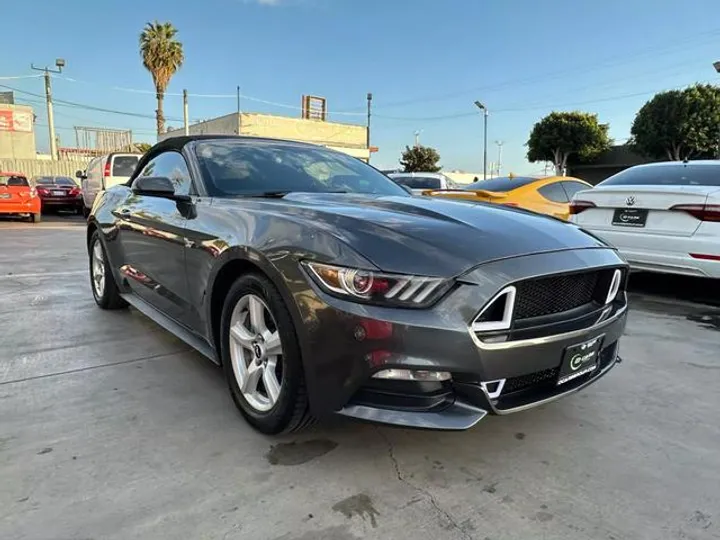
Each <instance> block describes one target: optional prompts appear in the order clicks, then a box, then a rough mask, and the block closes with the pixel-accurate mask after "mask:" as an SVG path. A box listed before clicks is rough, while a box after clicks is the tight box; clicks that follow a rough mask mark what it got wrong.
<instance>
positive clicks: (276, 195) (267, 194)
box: [242, 190, 347, 199]
mask: <svg viewBox="0 0 720 540" xmlns="http://www.w3.org/2000/svg"><path fill="white" fill-rule="evenodd" d="M291 193H319V194H325V193H347V191H341V190H339V191H263V192H261V193H249V194H247V195H242V196H243V197H258V198H262V199H282V198H283V197H285V196H286V195H290V194H291Z"/></svg>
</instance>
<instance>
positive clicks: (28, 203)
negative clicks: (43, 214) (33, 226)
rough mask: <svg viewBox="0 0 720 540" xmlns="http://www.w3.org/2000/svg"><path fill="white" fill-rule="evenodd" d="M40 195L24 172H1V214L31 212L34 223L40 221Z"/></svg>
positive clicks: (30, 215) (30, 216)
mask: <svg viewBox="0 0 720 540" xmlns="http://www.w3.org/2000/svg"><path fill="white" fill-rule="evenodd" d="M41 207H42V205H41V202H40V197H38V194H37V191H36V190H35V188H34V187H33V186H32V185H30V182H29V181H28V179H27V176H25V175H24V174H22V173H17V172H0V214H29V219H30V221H32V222H33V223H37V222H38V221H40V210H41Z"/></svg>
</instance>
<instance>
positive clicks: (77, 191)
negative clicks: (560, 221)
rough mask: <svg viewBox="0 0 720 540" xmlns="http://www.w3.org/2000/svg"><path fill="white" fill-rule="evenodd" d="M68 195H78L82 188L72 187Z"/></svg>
mask: <svg viewBox="0 0 720 540" xmlns="http://www.w3.org/2000/svg"><path fill="white" fill-rule="evenodd" d="M68 195H70V196H71V197H77V196H78V195H80V188H76V187H74V188H72V189H71V190H70V192H69V193H68Z"/></svg>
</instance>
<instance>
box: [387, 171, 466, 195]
mask: <svg viewBox="0 0 720 540" xmlns="http://www.w3.org/2000/svg"><path fill="white" fill-rule="evenodd" d="M388 176H389V177H390V178H392V179H393V180H394V181H395V182H396V183H398V184H400V185H401V186H405V187H408V188H410V190H412V193H413V194H415V195H422V193H423V191H426V190H428V189H458V188H459V187H460V185H459V184H457V183H455V182H453V181H452V180H451V179H450V178H448V177H447V176H445V175H444V174H442V173H424V172H410V173H406V172H394V173H389V174H388Z"/></svg>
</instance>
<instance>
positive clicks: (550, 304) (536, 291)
mask: <svg viewBox="0 0 720 540" xmlns="http://www.w3.org/2000/svg"><path fill="white" fill-rule="evenodd" d="M598 278H599V273H598V272H585V273H582V274H569V275H564V276H550V277H545V278H539V279H532V280H528V281H523V282H521V283H518V284H517V285H516V288H517V296H516V299H515V319H516V320H517V319H529V318H531V317H540V316H542V315H552V314H554V313H562V312H563V311H568V310H570V309H573V308H577V307H580V306H584V305H585V304H588V303H590V302H591V301H592V298H593V294H594V293H595V287H596V285H597V283H598Z"/></svg>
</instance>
